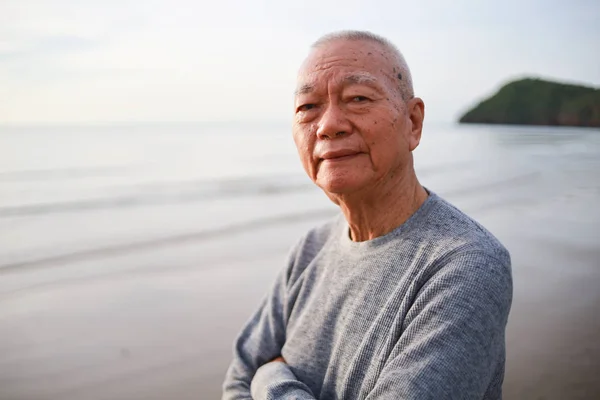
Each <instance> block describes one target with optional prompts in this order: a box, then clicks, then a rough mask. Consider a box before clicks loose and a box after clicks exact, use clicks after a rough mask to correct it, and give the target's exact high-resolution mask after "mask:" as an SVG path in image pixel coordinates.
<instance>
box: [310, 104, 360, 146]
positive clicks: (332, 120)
mask: <svg viewBox="0 0 600 400" xmlns="http://www.w3.org/2000/svg"><path fill="white" fill-rule="evenodd" d="M351 130H352V125H351V124H350V121H349V120H348V118H347V116H346V114H345V113H344V110H342V109H341V108H340V107H339V105H337V104H332V103H330V104H328V106H327V108H326V109H325V112H324V113H323V115H322V116H321V119H320V120H319V124H318V127H317V138H319V139H323V140H327V139H334V138H336V137H340V136H345V135H348V134H350V132H351Z"/></svg>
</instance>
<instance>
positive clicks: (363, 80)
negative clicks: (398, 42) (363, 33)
mask: <svg viewBox="0 0 600 400" xmlns="http://www.w3.org/2000/svg"><path fill="white" fill-rule="evenodd" d="M392 66H393V62H392V61H391V59H390V55H389V54H387V52H386V51H385V49H383V47H382V46H380V45H379V44H378V43H371V42H369V41H348V40H336V41H332V42H331V43H326V44H323V45H321V46H319V47H317V48H314V49H312V50H311V52H310V53H309V54H308V56H307V57H306V59H305V60H304V62H303V63H302V66H301V67H300V70H299V71H298V77H297V82H296V94H302V93H306V92H307V91H308V90H309V88H311V87H312V88H314V87H316V86H318V85H319V84H325V83H337V84H352V83H354V84H377V83H379V84H384V82H383V81H384V80H386V78H389V77H390V76H391V75H392V70H393V67H392Z"/></svg>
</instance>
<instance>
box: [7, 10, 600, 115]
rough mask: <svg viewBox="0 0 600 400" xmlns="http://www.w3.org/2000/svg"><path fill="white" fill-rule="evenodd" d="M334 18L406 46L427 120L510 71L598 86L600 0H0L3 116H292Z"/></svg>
mask: <svg viewBox="0 0 600 400" xmlns="http://www.w3.org/2000/svg"><path fill="white" fill-rule="evenodd" d="M339 29H367V30H371V31H373V32H375V33H379V34H382V35H384V36H386V37H388V38H389V39H390V40H392V41H393V42H394V43H395V44H396V45H397V46H398V47H399V48H400V49H401V51H402V52H403V53H404V55H405V57H406V59H407V61H408V63H409V65H410V67H411V70H412V73H413V79H414V83H415V89H416V93H417V95H418V96H420V97H422V98H423V99H424V101H425V104H426V107H427V118H428V119H429V120H434V121H451V120H453V119H455V118H456V117H457V116H458V115H459V114H460V112H461V111H464V110H465V109H466V108H468V107H469V106H470V105H472V104H473V103H474V102H476V101H477V100H478V99H481V98H482V97H484V96H486V95H489V94H490V93H492V92H493V91H494V90H496V89H497V88H498V87H499V86H501V84H502V83H504V82H506V81H507V80H509V79H511V78H514V77H521V76H525V75H528V76H529V75H535V76H542V77H548V78H554V79H558V80H561V81H572V82H581V83H586V84H591V85H594V86H600V1H598V0H574V1H571V2H566V1H555V0H546V1H541V0H540V1H534V0H531V1H530V0H520V1H515V0H503V1H495V2H490V1H479V0H477V1H476V0H472V1H466V0H462V1H461V0H458V1H456V0H454V1H448V0H432V1H410V2H408V1H401V0H393V1H374V0H371V1H354V0H347V1H339V2H337V1H336V2H333V1H326V0H304V1H285V0H279V1H259V0H254V1H242V0H239V1H228V0H213V1H208V2H204V1H197V0H196V1H175V0H169V1H163V0H144V1H142V0H135V1H134V0H98V1H89V0H73V1H71V0H0V124H2V123H4V124H33V123H35V124H38V123H87V122H103V123H110V122H125V121H131V122H135V121H147V122H153V121H206V120H209V121H213V120H240V121H243V120H259V121H263V120H264V121H267V120H268V121H285V120H289V118H290V117H291V110H292V92H293V90H294V87H295V82H294V79H295V74H296V70H297V68H298V66H299V63H300V62H301V61H302V59H303V58H304V56H305V54H306V51H307V48H308V46H309V45H310V43H311V42H312V41H314V40H315V39H317V38H318V37H319V36H320V35H322V34H324V33H327V32H330V31H333V30H339Z"/></svg>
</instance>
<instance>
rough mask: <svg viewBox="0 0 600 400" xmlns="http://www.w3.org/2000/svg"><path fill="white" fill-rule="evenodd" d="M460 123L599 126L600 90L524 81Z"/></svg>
mask: <svg viewBox="0 0 600 400" xmlns="http://www.w3.org/2000/svg"><path fill="white" fill-rule="evenodd" d="M459 121H460V122H461V123H482V124H516V125H556V126H591V127H600V89H595V88H591V87H585V86H578V85H569V84H563V83H558V82H550V81H545V80H542V79H529V78H528V79H521V80H518V81H514V82H510V83H508V84H506V85H504V86H503V87H502V88H501V89H500V90H499V91H498V92H497V93H496V94H495V95H493V96H492V97H490V98H488V99H486V100H484V101H482V102H481V103H479V104H478V105H477V106H476V107H474V108H473V109H471V110H469V111H468V112H467V113H466V114H464V115H463V116H462V117H461V118H460V120H459Z"/></svg>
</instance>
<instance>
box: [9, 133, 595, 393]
mask: <svg viewBox="0 0 600 400" xmlns="http://www.w3.org/2000/svg"><path fill="white" fill-rule="evenodd" d="M414 156H415V166H416V170H417V175H418V176H419V179H420V181H421V183H422V184H423V185H425V186H426V187H427V188H428V189H430V190H432V191H434V192H436V193H437V194H439V195H440V196H442V197H444V198H446V199H447V200H449V201H450V202H452V203H453V204H455V205H456V206H457V207H459V208H460V209H462V210H463V211H465V212H466V213H467V214H469V215H471V216H472V217H474V218H475V219H477V220H478V221H479V222H481V223H482V224H483V225H484V226H486V227H487V228H488V229H489V230H490V231H492V233H494V234H495V235H496V236H497V237H498V238H499V239H500V240H501V241H502V242H503V243H504V244H505V245H506V246H507V248H508V249H509V250H510V251H511V255H512V259H513V274H514V288H515V292H514V301H513V308H512V312H511V316H510V319H509V324H508V328H507V364H506V366H507V371H506V379H505V385H504V392H505V398H507V399H525V398H536V399H538V398H543V399H564V398H569V399H588V398H600V381H598V379H597V376H598V375H597V374H598V373H599V372H600V344H599V343H598V341H597V338H598V337H600V314H599V313H598V311H597V310H598V306H599V305H600V207H599V204H600V130H597V129H596V130H594V129H582V128H550V127H520V126H485V125H454V124H434V123H432V124H427V123H426V124H425V128H424V132H423V139H422V142H421V145H420V146H419V148H418V149H417V150H416V151H415V154H414ZM336 213H337V208H336V206H334V205H333V204H332V203H330V201H329V200H328V199H327V197H326V196H325V195H324V194H323V193H321V192H320V190H318V189H317V188H316V187H315V186H314V185H313V184H312V182H311V181H310V180H309V179H308V178H307V177H306V175H305V174H304V171H303V170H302V168H301V166H300V162H299V160H298V157H297V154H296V149H295V147H294V145H293V142H292V139H291V133H290V128H289V126H288V124H285V123H270V124H268V123H257V122H253V123H247V124H243V123H213V124H208V123H205V124H192V123H189V124H153V125H143V124H139V125H134V124H130V125H120V126H108V125H104V126H70V127H59V126H52V127H44V126H31V127H0V399H11V400H13V399H14V400H17V399H28V400H33V399H35V400H37V399H166V398H177V399H214V398H219V395H220V385H221V382H222V379H223V375H224V373H225V370H226V368H227V365H228V362H229V360H230V357H231V346H232V342H233V339H234V337H235V335H236V334H237V332H238V331H239V329H240V328H241V326H242V325H243V324H244V322H245V321H246V320H247V319H248V318H249V316H250V314H251V313H252V311H253V310H254V309H256V307H257V305H258V304H259V302H260V300H261V299H262V297H263V296H264V295H265V293H266V291H267V290H268V288H269V286H270V285H271V282H272V280H273V278H274V276H275V274H276V273H277V271H278V270H279V269H280V268H282V267H283V265H284V262H285V257H286V253H287V251H288V250H289V248H290V247H291V246H292V245H293V244H294V243H295V241H296V240H298V238H299V237H300V236H301V235H302V234H303V233H304V232H306V230H308V229H310V227H312V226H314V225H316V224H319V223H322V222H323V221H326V220H327V219H329V218H332V217H333V216H335V215H336Z"/></svg>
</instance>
